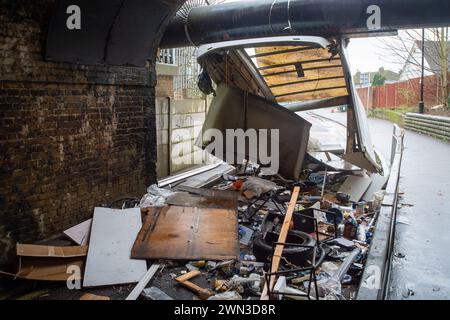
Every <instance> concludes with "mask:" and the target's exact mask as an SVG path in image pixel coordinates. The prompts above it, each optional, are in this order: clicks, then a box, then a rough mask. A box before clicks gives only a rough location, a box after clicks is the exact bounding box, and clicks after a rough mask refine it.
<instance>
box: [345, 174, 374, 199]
mask: <svg viewBox="0 0 450 320" xmlns="http://www.w3.org/2000/svg"><path fill="white" fill-rule="evenodd" d="M371 183H372V180H371V179H370V178H368V177H358V176H349V177H348V178H347V179H346V180H345V182H344V183H343V184H342V185H341V187H340V188H339V192H342V193H346V194H348V195H349V196H350V201H354V202H358V201H359V200H361V198H362V196H363V194H364V193H365V192H366V191H367V189H368V188H369V186H370V184H371Z"/></svg>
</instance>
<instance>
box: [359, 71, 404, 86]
mask: <svg viewBox="0 0 450 320" xmlns="http://www.w3.org/2000/svg"><path fill="white" fill-rule="evenodd" d="M377 74H378V75H380V76H382V77H383V78H384V79H385V83H394V82H397V81H399V79H400V75H399V74H398V73H396V72H394V71H391V70H386V69H384V68H383V67H381V68H379V69H378V71H374V72H360V71H359V70H358V71H357V72H356V73H355V75H354V76H353V81H354V82H355V85H356V86H357V87H367V86H371V85H372V82H373V79H374V78H375V76H376V75H377Z"/></svg>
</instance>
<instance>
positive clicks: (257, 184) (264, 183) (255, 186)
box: [242, 177, 279, 197]
mask: <svg viewBox="0 0 450 320" xmlns="http://www.w3.org/2000/svg"><path fill="white" fill-rule="evenodd" d="M278 188H279V186H278V185H277V184H276V183H275V182H272V181H269V180H266V179H261V178H258V177H249V178H248V179H247V180H246V181H245V182H244V183H243V184H242V192H245V191H251V192H252V193H253V194H254V195H255V196H256V197H259V196H260V195H262V194H263V193H266V192H269V191H275V190H277V189H278Z"/></svg>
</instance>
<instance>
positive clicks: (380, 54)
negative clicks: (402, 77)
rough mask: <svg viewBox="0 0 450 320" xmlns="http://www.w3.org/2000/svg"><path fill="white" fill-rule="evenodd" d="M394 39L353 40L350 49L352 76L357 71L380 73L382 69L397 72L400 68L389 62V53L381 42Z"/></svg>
mask: <svg viewBox="0 0 450 320" xmlns="http://www.w3.org/2000/svg"><path fill="white" fill-rule="evenodd" d="M392 40H393V39H392V37H384V38H361V39H351V40H350V44H349V47H348V52H349V55H350V57H349V60H350V67H351V70H352V74H355V72H356V71H357V70H359V71H361V72H372V71H378V69H379V68H380V67H384V68H385V69H389V70H392V71H395V72H398V71H400V66H399V65H398V64H396V63H391V62H388V61H389V52H386V49H383V48H382V47H383V44H382V43H381V41H392Z"/></svg>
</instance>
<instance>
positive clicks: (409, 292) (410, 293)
mask: <svg viewBox="0 0 450 320" xmlns="http://www.w3.org/2000/svg"><path fill="white" fill-rule="evenodd" d="M414 294H415V292H414V290H412V289H410V288H405V289H403V290H402V296H403V298H409V297H411V296H413V295H414Z"/></svg>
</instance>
